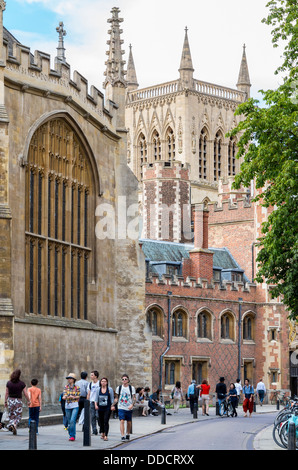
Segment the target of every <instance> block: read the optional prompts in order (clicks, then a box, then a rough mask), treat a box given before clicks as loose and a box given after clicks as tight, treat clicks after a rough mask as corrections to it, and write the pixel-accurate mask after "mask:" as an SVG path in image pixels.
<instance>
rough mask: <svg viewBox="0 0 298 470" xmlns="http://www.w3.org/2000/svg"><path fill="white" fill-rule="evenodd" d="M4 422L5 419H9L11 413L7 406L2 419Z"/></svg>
mask: <svg viewBox="0 0 298 470" xmlns="http://www.w3.org/2000/svg"><path fill="white" fill-rule="evenodd" d="M1 421H2V422H3V423H4V422H5V421H9V414H8V411H7V409H6V408H5V409H4V411H3V415H2V420H1Z"/></svg>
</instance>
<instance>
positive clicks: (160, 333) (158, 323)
mask: <svg viewBox="0 0 298 470" xmlns="http://www.w3.org/2000/svg"><path fill="white" fill-rule="evenodd" d="M152 313H154V314H155V316H154V319H155V329H154V330H153V329H152V325H153V323H152V320H153V318H152ZM145 315H146V324H147V325H148V327H149V328H150V331H151V333H152V339H153V340H155V341H156V340H160V339H163V337H164V317H165V313H164V310H163V308H162V307H161V306H160V305H158V304H152V305H149V306H148V307H147V309H146V313H145Z"/></svg>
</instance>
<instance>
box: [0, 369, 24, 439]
mask: <svg viewBox="0 0 298 470" xmlns="http://www.w3.org/2000/svg"><path fill="white" fill-rule="evenodd" d="M20 377H21V371H20V369H16V370H15V371H14V372H13V373H12V374H11V376H10V380H9V381H8V382H7V384H6V392H5V403H4V406H5V407H8V415H9V421H8V425H7V428H8V429H9V431H11V432H12V433H13V434H14V435H16V434H17V427H18V425H19V423H20V421H21V419H22V412H23V402H22V394H24V396H25V398H26V400H27V402H28V405H29V404H30V398H29V395H28V392H27V388H26V384H24V382H22V381H21V380H20Z"/></svg>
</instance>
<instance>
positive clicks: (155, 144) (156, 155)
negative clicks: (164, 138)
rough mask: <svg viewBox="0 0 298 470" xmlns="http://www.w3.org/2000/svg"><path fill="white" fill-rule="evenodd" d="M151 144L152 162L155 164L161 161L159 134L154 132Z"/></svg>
mask: <svg viewBox="0 0 298 470" xmlns="http://www.w3.org/2000/svg"><path fill="white" fill-rule="evenodd" d="M152 144H153V161H154V162H156V161H158V160H161V141H160V137H159V133H158V132H157V131H154V133H153V137H152Z"/></svg>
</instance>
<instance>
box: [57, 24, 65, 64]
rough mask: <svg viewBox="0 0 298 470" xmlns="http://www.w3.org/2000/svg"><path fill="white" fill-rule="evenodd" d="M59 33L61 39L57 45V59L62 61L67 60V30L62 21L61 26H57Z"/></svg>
mask: <svg viewBox="0 0 298 470" xmlns="http://www.w3.org/2000/svg"><path fill="white" fill-rule="evenodd" d="M56 31H57V33H58V34H59V41H58V47H57V59H58V60H60V61H61V62H66V57H65V47H64V36H66V31H65V29H64V24H63V22H62V21H60V23H59V26H57V28H56Z"/></svg>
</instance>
